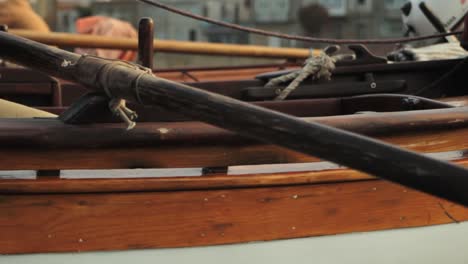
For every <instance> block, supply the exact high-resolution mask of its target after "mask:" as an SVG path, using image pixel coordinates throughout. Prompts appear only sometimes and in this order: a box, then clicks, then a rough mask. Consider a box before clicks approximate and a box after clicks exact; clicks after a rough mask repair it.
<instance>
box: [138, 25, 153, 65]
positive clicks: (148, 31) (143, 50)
mask: <svg viewBox="0 0 468 264" xmlns="http://www.w3.org/2000/svg"><path fill="white" fill-rule="evenodd" d="M153 55H154V22H153V19H151V18H148V17H145V18H142V19H140V23H139V24H138V63H139V64H140V65H142V66H144V67H146V68H149V69H153Z"/></svg>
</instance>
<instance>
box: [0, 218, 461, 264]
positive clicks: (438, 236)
mask: <svg viewBox="0 0 468 264" xmlns="http://www.w3.org/2000/svg"><path fill="white" fill-rule="evenodd" d="M467 230H468V226H467V224H466V223H462V224H449V225H439V226H433V227H425V228H406V229H398V230H390V231H378V232H365V233H354V234H346V235H336V236H322V237H313V238H300V239H289V240H277V241H270V242H260V241H259V242H253V243H245V244H235V245H222V246H211V247H192V248H177V249H154V250H128V251H113V252H109V251H106V252H82V253H80V254H74V253H62V254H27V255H10V256H0V263H24V264H29V263H31V264H56V263H57V264H60V263H71V264H75V263H76V264H78V263H118V264H120V263H122V264H123V263H131V262H138V263H141V264H150V263H155V262H157V263H206V264H212V263H213V264H217V263H220V262H222V263H225V264H231V263H232V264H237V263H239V262H242V263H269V264H277V263H278V264H283V263H287V262H289V261H294V263H298V264H303V263H304V264H308V263H310V262H311V261H314V262H320V263H349V264H360V263H383V264H393V263H401V264H413V263H429V264H438V263H447V262H449V263H451V264H464V263H466V262H467V261H468V254H467V253H466V251H465V250H463V248H464V247H465V245H466V235H465V234H466V232H467ZM448 241H450V242H449V243H448Z"/></svg>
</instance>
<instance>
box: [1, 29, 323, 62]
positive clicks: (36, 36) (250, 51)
mask: <svg viewBox="0 0 468 264" xmlns="http://www.w3.org/2000/svg"><path fill="white" fill-rule="evenodd" d="M10 33H13V34H15V35H18V36H21V37H24V38H27V39H31V40H34V41H37V42H41V43H44V44H48V45H54V46H59V47H80V48H101V49H124V50H137V49H138V40H137V39H128V38H113V37H102V36H93V35H79V34H70V33H38V32H34V31H27V30H10ZM154 49H155V51H158V52H167V53H181V54H184V53H185V54H199V55H218V56H236V57H257V58H271V59H287V58H290V59H306V58H308V57H309V56H310V52H311V50H309V49H299V48H272V47H266V46H253V45H234V44H219V43H207V42H190V41H176V40H158V39H156V40H154ZM312 52H313V53H314V54H318V53H319V52H320V50H318V49H316V50H312Z"/></svg>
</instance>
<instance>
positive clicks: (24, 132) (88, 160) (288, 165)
mask: <svg viewBox="0 0 468 264" xmlns="http://www.w3.org/2000/svg"><path fill="white" fill-rule="evenodd" d="M461 62H462V61H460V60H451V61H440V62H424V63H406V64H402V65H387V64H382V65H379V64H375V63H369V64H363V65H361V66H356V65H354V66H353V67H352V68H351V67H349V66H348V67H347V66H343V67H341V68H338V69H337V71H336V78H335V79H334V82H336V83H334V84H333V85H334V87H330V84H323V85H328V87H325V88H328V89H329V90H332V91H335V93H332V94H327V95H323V94H313V93H312V94H311V93H306V94H305V95H304V94H301V95H300V96H298V97H297V98H299V99H300V100H290V101H284V102H272V101H269V99H270V97H271V95H268V93H264V91H263V90H262V89H261V86H262V84H263V83H264V78H267V77H271V76H274V75H275V74H267V75H266V77H265V75H263V76H259V78H258V79H256V80H253V79H250V80H232V81H229V80H222V81H219V80H218V81H213V80H211V81H209V82H200V81H199V82H196V83H192V84H193V85H194V86H197V87H198V88H202V89H205V90H208V91H216V92H218V93H221V94H224V95H228V96H230V97H233V98H236V99H243V100H247V101H249V100H250V101H255V104H257V105H260V106H264V107H268V108H270V109H274V110H277V111H282V112H284V113H288V114H291V115H296V116H299V117H303V118H304V119H305V120H307V121H313V122H319V123H322V124H326V125H329V126H333V127H337V128H341V129H345V130H348V131H352V132H356V133H360V134H364V135H367V136H372V137H374V138H377V139H380V140H384V141H386V142H389V143H392V144H395V145H398V146H400V147H403V148H406V149H410V150H413V151H417V152H419V153H425V154H426V155H428V156H432V157H436V158H438V159H441V160H446V161H449V162H451V163H454V164H458V165H461V166H466V165H467V159H466V153H465V150H466V149H467V146H465V145H466V144H468V142H466V140H464V138H465V137H464V136H465V133H466V132H467V131H468V130H467V128H466V124H467V119H468V118H467V117H468V116H467V111H468V110H467V109H466V108H465V107H463V106H465V105H466V103H467V100H466V98H465V97H462V96H463V95H465V93H464V92H463V90H461V89H446V87H447V83H450V87H451V88H456V87H457V85H460V86H462V85H463V80H462V78H461V77H460V76H459V75H460V74H461V73H462V72H463V70H461V71H460V72H455V73H454V74H451V75H450V76H449V77H447V78H445V79H443V80H442V82H441V81H439V85H438V86H437V87H432V86H431V89H430V90H428V91H425V92H430V94H431V95H430V96H429V95H425V96H426V97H431V98H435V99H440V98H441V97H442V96H445V95H449V96H453V97H450V98H446V99H444V100H443V101H440V100H439V101H436V100H431V99H427V98H423V97H416V96H412V95H397V94H393V95H388V94H382V93H392V92H393V93H395V92H399V93H402V94H415V93H413V92H412V91H419V90H420V88H421V87H426V86H428V85H431V84H432V83H434V81H437V80H438V79H440V78H438V77H440V75H441V73H446V72H450V71H451V69H453V67H454V66H456V65H462V64H461ZM462 66H463V65H462ZM273 68H275V66H273ZM238 70H239V69H231V70H229V69H224V70H222V71H220V70H198V71H195V72H197V73H198V72H210V74H213V75H219V74H220V72H223V71H224V72H228V71H238ZM257 70H258V68H256V69H253V70H252V72H251V73H250V74H252V76H251V77H253V76H254V75H257V72H256V71H257ZM270 70H271V67H268V68H267V69H265V71H266V72H268V71H270ZM1 71H6V72H8V71H9V72H10V73H14V74H16V75H13V76H16V77H18V76H30V77H31V78H32V76H35V77H34V78H37V79H40V78H42V79H41V80H44V81H43V82H42V83H41V82H38V83H40V85H39V86H40V88H39V87H34V85H32V86H30V87H34V89H32V88H29V89H30V91H32V90H34V91H38V90H41V89H43V90H48V91H49V93H48V94H46V93H43V95H44V94H45V95H47V96H51V97H50V98H52V99H53V100H55V101H54V102H55V104H53V105H52V104H50V105H48V106H44V105H43V106H41V107H39V108H42V109H43V110H49V111H52V112H54V113H57V114H63V113H64V111H66V108H67V106H63V105H61V103H59V102H63V101H64V98H69V99H67V100H70V101H73V100H76V99H77V96H79V95H81V93H76V94H73V93H72V92H70V93H69V91H76V90H78V89H79V87H80V85H77V84H72V83H69V82H67V83H65V84H66V85H60V86H58V85H56V82H55V81H54V79H48V77H47V76H44V75H42V74H39V73H37V72H34V71H29V70H24V69H14V70H12V69H1ZM26 73H27V74H26ZM369 73H371V74H374V75H375V76H374V77H373V78H374V79H369V77H370V75H369ZM163 74H164V73H161V75H163ZM167 74H168V73H167ZM171 74H172V73H171ZM210 74H207V75H210ZM461 75H462V74H461ZM2 76H11V75H10V74H6V75H3V74H2ZM168 76H170V75H169V74H168ZM355 76H359V77H358V78H355ZM366 77H367V79H366ZM7 78H10V77H7ZM24 78H26V77H24ZM13 79H15V78H13ZM37 79H35V80H37ZM350 79H353V80H352V81H353V82H356V83H357V84H364V85H362V87H366V88H368V87H369V86H368V85H367V86H366V84H368V82H376V83H378V84H380V83H381V82H382V83H384V85H382V86H383V87H384V88H388V89H393V90H388V91H387V90H385V91H380V92H378V93H377V94H376V95H369V93H370V92H362V91H358V92H357V93H355V94H354V93H353V94H349V93H346V92H344V93H343V91H340V90H339V89H340V88H341V89H343V88H348V87H349V85H347V84H349V82H350ZM8 80H9V81H11V79H8ZM47 80H48V81H47ZM402 80H403V81H402ZM34 82H35V81H33V80H31V81H27V82H23V83H22V84H19V85H18V86H13V87H27V86H28V85H31V84H34ZM18 83H21V82H19V81H18ZM9 85H11V83H10V84H9ZM21 85H23V86H21ZM305 85H307V83H306V84H305ZM5 86H6V85H5ZM355 86H356V85H353V86H352V88H354V87H355ZM358 86H359V85H358ZM380 86H381V85H378V87H379V88H380ZM10 87H11V86H10ZM51 87H55V88H54V89H55V93H54V89H52V88H51ZM58 87H60V88H61V89H60V90H59V88H58ZM81 87H82V86H81ZM219 87H222V88H221V89H220V88H219ZM395 87H396V88H395ZM259 88H260V89H259ZM21 89H23V88H21ZM25 89H26V88H25ZM12 90H16V89H12ZM362 94H367V95H362ZM350 95H351V96H350ZM259 96H263V97H259ZM324 97H325V98H324ZM20 98H22V99H24V100H25V98H26V96H20ZM54 98H55V99H54ZM70 98H71V99H70ZM261 100H264V101H261ZM101 106H102V104H99V102H97V103H96V104H95V105H91V106H90V108H80V109H85V110H86V111H88V112H86V111H85V112H83V113H80V114H79V115H77V117H78V119H74V121H76V122H78V123H80V124H79V125H75V124H64V123H63V122H61V121H59V120H55V119H3V120H0V142H2V144H1V145H2V148H3V150H4V151H2V152H0V155H1V159H0V160H1V161H2V162H1V169H2V170H4V171H6V170H10V172H5V173H6V175H7V176H10V177H13V178H14V176H15V175H18V174H20V175H21V174H23V176H24V175H30V174H28V172H27V171H37V172H38V174H37V175H38V176H37V177H34V179H9V180H1V181H0V192H1V195H0V209H1V210H0V212H1V213H0V229H1V230H0V233H1V234H2V235H1V236H0V251H1V252H0V253H2V254H28V253H53V252H55V253H57V252H83V251H113V250H131V249H162V248H186V247H201V246H214V245H225V244H239V243H247V242H253V241H272V240H283V239H297V238H306V237H309V238H311V237H316V236H326V235H336V234H346V233H353V232H369V231H377V230H388V229H398V228H408V227H421V226H433V225H440V224H448V223H453V222H463V221H465V220H467V218H468V211H467V210H466V208H465V207H463V206H461V205H456V204H455V203H453V202H449V201H447V200H444V199H440V198H437V197H435V196H431V195H428V194H424V193H422V192H419V191H415V190H412V189H409V188H406V187H403V186H399V185H395V184H393V183H389V182H387V181H383V180H379V179H377V178H375V177H373V176H370V175H368V174H365V173H361V172H358V171H354V170H351V169H348V168H344V167H341V166H338V165H336V164H333V163H328V162H324V161H321V160H319V159H317V158H314V157H311V156H309V155H304V154H301V153H299V152H295V151H291V150H287V149H285V148H283V147H277V146H273V145H270V144H265V143H262V142H260V141H256V140H252V139H249V138H245V137H242V136H239V135H237V134H235V133H232V132H228V131H226V130H223V129H220V128H217V127H214V126H211V125H207V124H204V123H200V122H196V121H194V120H190V119H187V118H186V117H181V116H178V115H174V114H173V113H167V112H163V111H161V110H159V109H148V108H139V109H137V110H138V112H139V114H140V115H141V116H143V118H142V120H144V121H146V122H144V123H139V124H138V126H137V127H136V128H135V129H134V130H132V131H130V132H127V131H125V129H124V128H123V127H122V125H121V124H115V123H111V122H115V121H116V120H113V119H112V116H110V115H109V114H107V115H106V112H105V111H103V112H102V116H99V114H98V113H99V112H96V109H99V107H101ZM454 106H457V107H454ZM93 107H97V108H93ZM65 113H66V112H65ZM356 113H359V114H356ZM93 114H94V115H93ZM97 121H100V122H106V123H98V124H89V123H90V122H97ZM175 121H176V122H175ZM335 151H337V152H339V151H340V150H339V149H337V150H335ZM265 164H267V165H265ZM273 164H281V165H279V166H278V165H273ZM369 166H374V164H372V163H369ZM174 169H178V170H174ZM19 178H21V177H19ZM26 178H27V177H26ZM463 227H465V228H466V226H464V225H463ZM450 228H451V227H450ZM450 228H449V229H450ZM456 228H461V227H456ZM463 230H464V229H463ZM338 239H339V238H338ZM284 242H286V243H291V242H289V241H284ZM307 243H311V242H307ZM272 248H275V246H274V245H273V246H272ZM198 249H199V250H205V249H203V248H198ZM231 249H232V250H236V249H235V246H233V247H232V248H231ZM207 250H210V249H207ZM175 252H180V251H175ZM174 254H179V253H174ZM225 254H226V255H229V253H225ZM273 255H274V254H273Z"/></svg>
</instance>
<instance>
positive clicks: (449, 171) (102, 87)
mask: <svg viewBox="0 0 468 264" xmlns="http://www.w3.org/2000/svg"><path fill="white" fill-rule="evenodd" d="M0 47H1V48H0V57H3V58H6V59H8V60H11V61H13V62H15V63H18V64H22V65H24V66H27V67H31V68H34V69H37V70H41V71H43V72H46V73H49V74H52V75H55V76H58V77H61V78H64V79H67V80H70V81H76V82H79V83H81V84H83V85H85V86H87V87H88V88H90V89H93V90H96V91H99V92H104V91H105V92H106V93H107V94H109V95H111V96H112V97H115V98H124V99H127V100H131V101H134V102H139V103H142V104H147V105H154V106H157V107H161V108H164V109H166V110H169V111H174V112H177V113H180V114H183V115H186V116H189V117H191V118H194V119H198V120H201V121H204V122H207V123H210V124H213V125H216V126H219V127H222V128H225V129H228V130H231V131H234V132H237V133H239V134H241V135H244V136H249V137H251V138H255V139H258V140H261V141H264V142H269V143H273V144H276V145H280V146H283V147H286V148H289V149H292V150H296V151H299V152H302V153H305V154H310V155H313V156H317V157H319V158H322V159H326V160H329V161H333V162H336V163H339V164H342V165H345V166H348V167H351V168H353V169H357V170H360V171H363V172H367V173H369V174H373V175H375V176H378V177H381V178H383V179H386V180H389V181H392V182H395V183H399V184H402V185H404V186H408V187H411V188H414V189H417V190H421V191H424V192H427V193H430V194H433V195H436V196H439V197H442V198H446V199H448V200H451V201H453V202H457V203H460V204H463V205H468V192H467V191H466V189H467V187H468V171H467V170H465V169H464V168H462V167H459V166H456V165H454V164H450V163H447V162H443V161H439V160H435V159H432V158H428V157H424V156H422V155H420V154H418V153H414V152H410V151H406V150H403V149H400V148H397V147H394V146H391V145H388V144H385V143H382V142H379V141H376V140H373V139H370V138H367V137H363V136H360V135H357V134H353V133H350V132H346V131H343V130H340V129H336V128H331V127H329V126H324V125H321V124H317V123H315V122H311V123H307V122H305V121H304V120H300V119H298V118H295V117H292V116H288V115H285V114H281V113H278V112H274V111H271V110H267V109H264V108H261V107H257V106H253V105H251V104H248V103H245V102H241V101H238V100H235V99H232V98H228V97H225V96H222V95H218V94H213V93H209V92H206V91H203V90H200V89H197V88H194V87H190V86H187V85H183V84H180V83H175V82H171V81H168V80H165V79H162V78H158V77H155V76H153V75H152V74H148V73H146V72H145V71H143V70H138V69H135V67H134V66H130V65H128V64H125V63H122V62H116V61H108V60H103V59H100V58H96V57H86V56H80V55H78V54H74V53H71V52H67V51H64V50H60V49H57V48H51V47H49V46H46V45H43V44H40V43H37V42H34V41H31V40H27V39H24V38H20V37H18V36H14V35H12V34H8V33H3V32H0ZM129 133H131V132H129Z"/></svg>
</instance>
